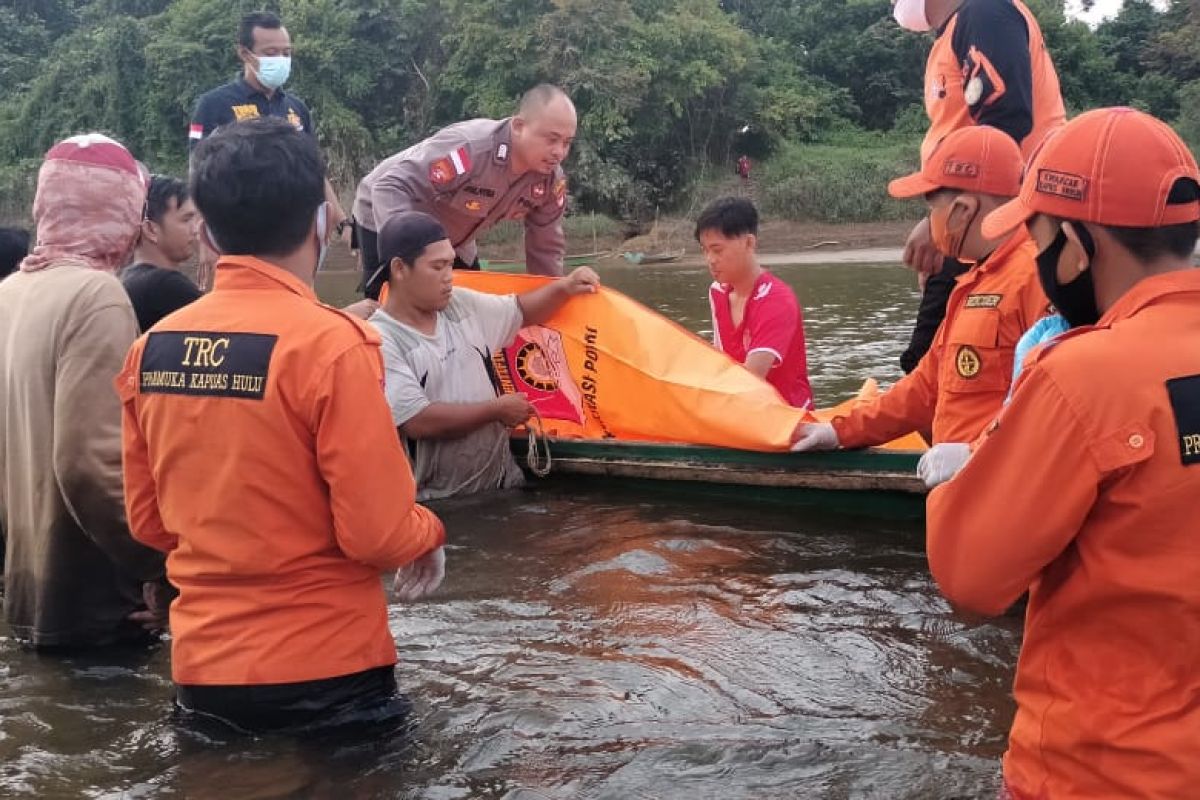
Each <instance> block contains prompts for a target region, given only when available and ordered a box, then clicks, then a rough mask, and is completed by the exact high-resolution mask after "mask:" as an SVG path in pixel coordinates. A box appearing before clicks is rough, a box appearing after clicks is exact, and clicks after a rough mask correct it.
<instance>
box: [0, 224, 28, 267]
mask: <svg viewBox="0 0 1200 800" xmlns="http://www.w3.org/2000/svg"><path fill="white" fill-rule="evenodd" d="M27 255H29V231H27V230H25V229H24V228H0V278H6V277H8V276H9V275H10V274H12V273H13V272H15V271H16V269H17V266H18V265H20V263H21V261H22V259H24V258H25V256H27Z"/></svg>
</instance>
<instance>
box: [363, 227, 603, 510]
mask: <svg viewBox="0 0 1200 800" xmlns="http://www.w3.org/2000/svg"><path fill="white" fill-rule="evenodd" d="M379 252H380V255H381V256H382V258H383V259H384V262H383V264H381V265H380V267H379V269H378V270H377V271H376V274H375V275H372V276H370V280H369V281H368V285H370V286H371V287H372V288H374V289H375V290H376V291H375V293H376V294H378V290H379V288H380V286H379V285H380V284H382V283H385V282H386V283H387V286H388V292H387V298H386V299H385V301H384V304H383V305H382V306H381V307H380V309H379V310H378V311H376V312H375V314H374V315H373V316H372V317H371V323H372V324H374V325H375V327H376V328H377V329H378V330H379V333H380V336H382V337H383V362H384V369H385V377H386V389H387V399H388V404H389V405H390V406H391V409H392V422H393V423H395V425H396V429H397V430H398V432H399V434H400V436H401V437H402V438H403V439H404V440H405V441H406V442H407V443H408V444H409V452H410V453H412V454H413V471H414V472H415V474H416V478H417V497H418V499H420V500H436V499H441V498H444V497H452V496H458V495H464V494H473V493H475V492H482V491H487V490H489V489H509V488H512V487H515V486H519V485H521V483H522V482H523V480H524V479H523V474H522V472H521V469H520V467H518V466H517V462H516V461H515V460H514V459H513V456H512V453H511V452H510V450H509V433H510V429H511V428H514V427H516V426H517V425H520V424H522V423H524V422H525V421H526V420H528V419H529V418H530V417H531V416H532V415H533V411H534V410H533V405H532V404H531V403H530V402H529V400H527V399H526V397H525V395H522V394H500V395H497V391H496V387H495V385H494V384H493V382H492V377H491V375H490V374H489V372H488V362H489V361H490V359H491V356H492V354H493V353H497V352H499V351H500V350H501V349H502V348H504V347H507V346H508V345H510V344H512V342H513V339H514V338H515V337H516V335H517V332H518V331H520V329H521V328H523V327H525V326H526V325H532V324H535V323H538V322H544V321H545V320H547V319H549V318H550V317H551V316H552V315H553V314H554V312H555V311H557V310H558V309H559V308H561V307H562V305H563V304H564V303H566V302H567V301H568V300H570V299H571V298H572V297H574V296H576V295H580V294H587V293H589V292H594V291H596V287H597V286H598V285H599V282H600V279H599V278H598V277H597V275H596V273H595V272H593V271H592V269H591V268H590V267H579V268H578V269H576V270H575V271H574V272H572V273H571V274H570V275H568V276H567V277H565V278H559V279H558V280H556V281H554V282H553V283H549V284H547V285H545V286H542V287H540V288H537V289H533V290H532V291H528V292H524V293H522V294H519V295H511V294H510V295H491V294H485V293H483V292H477V291H474V290H472V289H465V288H457V289H456V288H454V285H453V267H454V259H455V254H454V247H453V246H451V244H450V239H449V237H448V236H447V234H446V230H445V228H443V227H442V225H441V223H439V222H438V221H437V220H436V219H434V218H433V217H431V216H430V215H428V214H424V213H421V212H419V211H408V212H404V213H401V214H397V215H394V216H392V217H390V218H389V219H388V221H387V222H385V223H384V224H383V230H381V231H380V232H379Z"/></svg>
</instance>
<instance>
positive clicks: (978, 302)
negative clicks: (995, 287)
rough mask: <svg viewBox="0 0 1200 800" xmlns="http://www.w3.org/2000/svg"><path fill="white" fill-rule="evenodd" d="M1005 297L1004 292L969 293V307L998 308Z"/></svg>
mask: <svg viewBox="0 0 1200 800" xmlns="http://www.w3.org/2000/svg"><path fill="white" fill-rule="evenodd" d="M1003 299H1004V295H1002V294H969V295H967V308H996V307H997V306H998V305H1000V301H1001V300H1003Z"/></svg>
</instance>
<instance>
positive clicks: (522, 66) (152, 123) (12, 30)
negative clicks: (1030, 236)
mask: <svg viewBox="0 0 1200 800" xmlns="http://www.w3.org/2000/svg"><path fill="white" fill-rule="evenodd" d="M1030 2H1031V5H1032V6H1033V7H1034V8H1035V10H1036V12H1037V13H1038V15H1039V17H1040V18H1041V20H1042V24H1043V27H1044V29H1045V33H1046V38H1047V41H1048V42H1049V45H1050V47H1051V49H1052V52H1053V55H1054V57H1055V61H1056V63H1057V64H1058V67H1059V71H1060V73H1061V75H1062V81H1063V87H1064V91H1065V93H1066V96H1067V102H1068V105H1069V106H1070V108H1071V109H1072V110H1073V111H1078V110H1080V109H1084V108H1087V107H1091V106H1096V105H1103V104H1116V103H1129V104H1133V105H1137V106H1141V107H1143V108H1146V109H1149V110H1150V111H1152V112H1154V113H1156V114H1159V115H1161V116H1163V117H1165V118H1167V119H1171V120H1177V121H1178V123H1179V125H1180V127H1181V130H1183V131H1184V132H1185V133H1186V134H1187V135H1189V136H1193V137H1200V21H1198V20H1197V17H1196V15H1195V14H1194V13H1193V11H1192V9H1191V6H1192V3H1190V2H1185V0H1173V1H1172V2H1170V3H1169V4H1168V7H1166V8H1162V9H1160V8H1156V7H1155V6H1154V5H1152V4H1151V3H1149V2H1145V0H1129V2H1127V3H1126V4H1125V7H1124V10H1123V11H1122V12H1121V14H1120V15H1119V16H1118V17H1116V18H1115V19H1113V20H1111V21H1109V22H1106V23H1104V24H1102V25H1101V26H1100V27H1099V28H1098V29H1096V30H1094V31H1093V30H1091V29H1089V28H1088V27H1087V26H1085V25H1084V24H1083V23H1081V22H1077V21H1069V20H1068V19H1067V18H1066V16H1065V15H1064V12H1063V7H1062V0H1030ZM258 6H265V7H268V8H271V9H273V10H275V11H277V12H279V13H280V14H281V16H282V17H283V18H284V21H285V24H286V25H287V27H288V28H289V30H290V32H291V34H292V38H293V41H294V43H295V45H296V48H297V49H296V65H295V69H294V70H293V75H294V79H293V83H292V84H291V85H290V86H289V88H290V89H293V90H294V91H295V92H296V93H298V94H299V95H300V96H301V97H303V98H305V100H307V101H308V103H309V105H310V106H312V108H313V110H314V113H315V115H316V118H317V121H318V127H319V134H320V138H321V141H322V144H323V146H324V147H325V150H326V152H327V154H328V156H329V158H330V163H331V166H332V169H333V174H334V176H335V180H336V182H337V184H338V185H339V186H340V187H341V188H342V189H343V190H349V189H350V188H352V187H353V185H354V183H355V181H356V180H357V178H358V177H359V176H360V175H361V174H363V173H364V172H365V171H366V170H367V169H369V167H370V166H371V165H372V164H373V163H374V161H375V160H376V159H378V158H379V157H380V156H382V155H385V154H387V153H390V152H392V151H395V150H397V149H399V148H402V147H404V146H406V145H408V144H410V143H412V142H413V141H416V140H417V139H419V138H420V137H422V136H423V135H425V134H427V133H429V132H430V131H432V130H434V129H436V128H437V127H439V126H441V125H444V124H446V123H449V122H452V121H455V120H458V119H462V118H467V117H471V116H477V115H495V116H499V115H505V114H507V113H509V112H510V110H511V109H512V106H513V103H514V100H515V98H516V97H517V96H519V94H520V93H521V91H522V90H523V89H525V88H527V87H528V86H530V85H531V84H533V83H535V82H537V81H541V80H549V81H553V82H557V83H560V84H561V85H563V86H564V87H565V88H566V89H567V90H568V91H569V92H570V93H571V94H572V96H573V97H574V98H575V100H576V102H577V104H578V106H579V109H580V112H581V130H580V137H579V141H578V146H577V147H576V150H575V153H574V155H573V157H572V159H573V163H572V174H573V176H574V178H575V180H574V181H573V193H574V195H575V200H576V207H577V208H584V209H595V210H599V211H605V212H608V213H612V214H618V215H622V216H641V217H645V216H647V215H648V214H652V213H653V211H654V209H655V208H656V207H658V206H660V205H661V206H664V207H670V206H671V204H673V203H674V204H678V203H679V202H680V200H681V198H683V197H684V196H685V195H686V190H687V188H688V187H689V185H691V183H692V182H693V181H694V180H695V179H696V178H697V176H701V175H703V174H704V168H705V167H706V165H716V168H717V169H719V170H720V171H721V172H726V171H728V169H729V166H728V165H729V164H730V162H731V161H732V158H733V157H734V154H735V152H748V153H750V154H751V155H752V156H755V157H758V158H762V157H766V156H769V155H771V154H772V153H776V152H777V151H780V150H783V151H785V152H790V153H792V154H793V155H795V153H796V148H798V147H799V148H803V147H804V146H806V145H808V144H811V145H813V146H814V147H822V146H824V147H829V146H832V145H838V144H840V143H842V142H844V141H853V140H854V139H855V137H856V136H859V134H860V133H861V132H864V131H865V132H867V134H866V135H867V136H868V137H876V138H878V137H879V136H881V135H882V136H884V138H887V137H888V136H895V137H897V138H896V139H894V140H890V141H891V144H889V146H892V145H894V143H895V142H897V141H904V142H908V141H910V140H912V139H913V134H914V131H915V130H917V129H919V127H920V125H921V121H920V109H919V107H918V105H917V104H918V103H919V102H920V99H921V73H922V65H923V61H924V57H925V53H926V51H927V49H928V46H929V41H928V38H927V37H922V36H917V35H913V34H910V33H906V32H904V31H902V30H900V29H899V28H898V27H897V26H896V25H895V24H894V22H892V20H891V18H890V14H889V2H888V0H723V2H716V0H262V2H258V0H7V1H6V2H5V3H4V4H3V5H0V30H4V31H5V47H4V48H3V49H2V50H0V197H3V198H5V199H7V201H8V206H7V209H8V210H10V211H11V209H12V208H14V207H16V204H17V203H18V202H19V203H22V204H23V203H25V202H27V199H28V193H27V190H28V187H29V178H30V165H31V164H33V163H36V159H37V158H38V156H39V155H40V154H41V153H42V152H43V151H44V150H45V148H46V147H47V146H48V145H49V144H51V143H52V142H53V141H54V140H56V139H57V138H60V137H62V136H64V135H66V134H69V133H72V132H77V131H81V130H85V129H100V130H105V131H108V132H110V133H112V134H114V135H115V136H117V137H119V138H120V139H121V140H123V141H125V142H126V143H128V144H129V145H130V147H131V148H133V149H134V150H135V152H136V153H137V154H138V155H139V157H141V158H142V159H143V160H145V161H146V162H147V163H149V164H150V165H151V166H152V167H154V168H155V169H157V170H160V171H174V172H177V173H181V172H182V171H183V170H184V168H185V160H186V159H185V156H186V129H187V122H188V117H189V114H190V112H191V109H192V106H193V103H194V102H195V99H196V97H197V96H198V95H199V94H200V93H201V92H203V91H204V90H206V89H208V88H211V87H212V86H215V85H217V84H219V83H222V82H224V81H225V80H228V79H229V78H230V77H231V76H232V75H233V74H234V73H235V71H236V69H237V64H236V62H235V58H234V43H233V39H234V30H235V26H236V22H237V19H238V17H239V15H240V14H241V13H242V12H244V11H246V10H250V9H252V8H254V7H258ZM747 126H748V127H747ZM743 131H744V132H743ZM893 131H895V133H890V132H893ZM815 152H820V151H819V150H818V151H815ZM830 152H831V153H832V151H830ZM794 160H797V162H798V163H800V162H803V163H811V161H812V159H811V158H808V159H804V158H800V157H797V158H796V159H794ZM852 178H853V174H852V173H850V172H847V175H846V179H847V180H852ZM803 205H804V204H803V203H800V204H798V206H803ZM5 210H6V208H5V207H4V205H3V203H0V215H2V214H3V213H4V212H5ZM795 213H796V214H818V215H819V213H820V212H819V210H818V211H816V212H814V211H812V210H811V209H808V210H805V209H802V208H799V207H797V209H796V211H795Z"/></svg>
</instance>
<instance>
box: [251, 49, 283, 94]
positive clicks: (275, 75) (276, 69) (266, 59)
mask: <svg viewBox="0 0 1200 800" xmlns="http://www.w3.org/2000/svg"><path fill="white" fill-rule="evenodd" d="M291 74H292V57H291V56H258V69H256V70H254V75H255V77H256V78H258V82H259V83H261V84H262V85H263V86H265V87H266V88H268V89H272V90H274V89H278V88H279V87H280V86H283V85H284V84H285V83H287V79H288V76H290V75H291Z"/></svg>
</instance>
